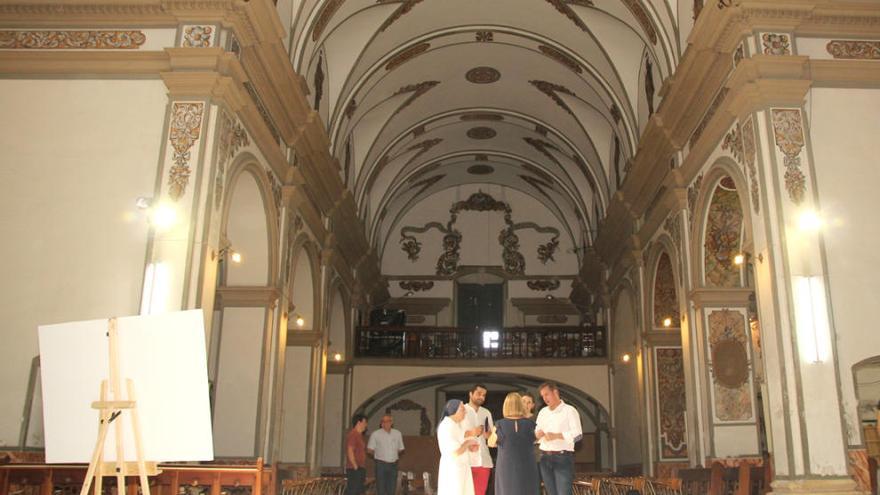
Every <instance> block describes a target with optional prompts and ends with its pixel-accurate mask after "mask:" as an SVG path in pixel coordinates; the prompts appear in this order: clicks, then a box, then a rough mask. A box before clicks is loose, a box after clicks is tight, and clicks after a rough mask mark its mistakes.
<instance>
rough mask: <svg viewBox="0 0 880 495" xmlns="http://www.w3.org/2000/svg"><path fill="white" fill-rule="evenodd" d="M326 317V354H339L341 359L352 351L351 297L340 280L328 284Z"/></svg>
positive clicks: (336, 279)
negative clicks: (348, 309)
mask: <svg viewBox="0 0 880 495" xmlns="http://www.w3.org/2000/svg"><path fill="white" fill-rule="evenodd" d="M326 300H327V313H326V315H327V317H326V319H325V321H326V326H327V336H328V338H329V342H328V344H327V352H328V353H330V355H331V356H332V354H333V353H336V352H339V353H341V354H342V355H343V357H345V356H348V355H349V351H350V350H351V349H352V346H351V345H350V340H351V335H352V334H351V328H352V325H351V311H347V310H346V308H351V295H350V294H349V292H348V290H346V287H345V285H344V284H343V283H342V280H341V279H340V278H338V277H336V278H335V279H334V280H333V282H331V283H330V288H329V291H328V295H327V299H326Z"/></svg>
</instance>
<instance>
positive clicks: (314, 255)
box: [288, 233, 322, 330]
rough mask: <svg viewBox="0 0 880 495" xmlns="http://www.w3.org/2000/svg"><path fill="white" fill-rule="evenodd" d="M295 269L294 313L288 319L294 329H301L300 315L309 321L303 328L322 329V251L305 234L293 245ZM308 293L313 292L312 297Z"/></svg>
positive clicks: (292, 278)
mask: <svg viewBox="0 0 880 495" xmlns="http://www.w3.org/2000/svg"><path fill="white" fill-rule="evenodd" d="M290 250H291V251H290V252H291V263H290V266H291V272H290V276H289V280H288V283H289V284H290V285H289V286H288V289H289V291H288V293H289V294H290V296H289V297H290V300H289V304H288V309H289V311H290V312H291V313H293V314H292V315H291V316H290V317H289V318H288V322H289V325H290V326H291V327H292V328H297V329H300V327H299V326H298V325H296V319H297V315H299V316H301V317H302V318H303V319H304V320H305V323H304V324H303V326H302V328H301V329H302V330H309V329H311V330H319V329H321V328H322V327H321V317H322V314H321V313H322V312H321V311H319V309H320V304H321V293H320V289H319V288H320V287H321V269H320V268H321V267H320V263H319V261H318V250H317V248H316V247H315V245H314V243H313V242H312V241H311V240H310V239H309V237H308V235H306V234H305V233H303V234H300V236H299V237H297V238H296V240H294V242H293V244H292V246H291V247H290ZM306 294H311V297H308V296H307V295H306Z"/></svg>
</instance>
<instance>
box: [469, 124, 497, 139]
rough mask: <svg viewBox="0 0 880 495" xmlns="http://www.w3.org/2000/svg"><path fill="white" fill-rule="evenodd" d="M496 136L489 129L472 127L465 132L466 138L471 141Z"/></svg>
mask: <svg viewBox="0 0 880 495" xmlns="http://www.w3.org/2000/svg"><path fill="white" fill-rule="evenodd" d="M497 134H498V133H497V132H495V129H492V128H491V127H472V128H470V129H468V131H467V137H469V138H471V139H492V138H493V137H495V136H496V135H497Z"/></svg>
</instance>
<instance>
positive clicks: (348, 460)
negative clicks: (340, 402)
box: [345, 414, 367, 495]
mask: <svg viewBox="0 0 880 495" xmlns="http://www.w3.org/2000/svg"><path fill="white" fill-rule="evenodd" d="M366 429H367V417H366V416H364V415H363V414H355V415H354V417H353V418H351V430H349V431H348V435H346V437H345V495H362V494H363V493H364V484H365V482H366V480H367V468H366V465H367V446H366V444H364V431H365V430H366Z"/></svg>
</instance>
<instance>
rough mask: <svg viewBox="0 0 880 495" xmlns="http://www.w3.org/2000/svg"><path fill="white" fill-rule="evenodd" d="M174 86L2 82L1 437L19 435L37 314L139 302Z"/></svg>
mask: <svg viewBox="0 0 880 495" xmlns="http://www.w3.org/2000/svg"><path fill="white" fill-rule="evenodd" d="M165 93H166V88H165V85H164V84H163V83H162V82H161V81H159V80H155V81H150V80H116V81H99V80H68V79H66V80H26V79H17V80H2V81H0V108H2V109H3V117H4V118H3V119H2V121H0V149H2V150H3V156H4V161H3V163H2V166H0V210H2V211H3V214H2V216H0V227H2V229H0V231H2V237H3V238H4V239H5V240H6V241H8V242H4V243H0V257H2V259H4V260H5V262H4V263H2V266H0V315H3V326H2V329H0V339H2V342H3V344H2V345H0V446H14V445H17V444H18V441H19V429H20V427H21V421H20V420H21V415H22V411H23V408H24V403H25V395H26V389H27V384H28V374H29V372H30V368H31V360H32V359H33V358H34V356H36V355H37V353H38V349H37V332H36V328H37V326H38V325H42V324H50V323H60V322H65V321H75V320H86V319H92V318H106V317H108V316H113V315H118V316H125V315H132V314H137V313H138V311H139V303H140V293H141V283H142V280H143V270H144V257H145V255H146V247H147V242H148V230H149V226H148V223H147V218H146V216H145V214H144V213H143V212H142V211H139V210H137V209H136V208H135V200H136V198H138V197H139V196H143V197H151V196H153V192H154V189H155V186H156V170H157V166H158V164H157V160H158V157H159V148H160V146H161V144H162V139H163V134H162V131H163V123H164V118H165V110H166V105H167V98H166V96H165ZM13 241H14V242H13ZM96 386H97V384H96Z"/></svg>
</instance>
